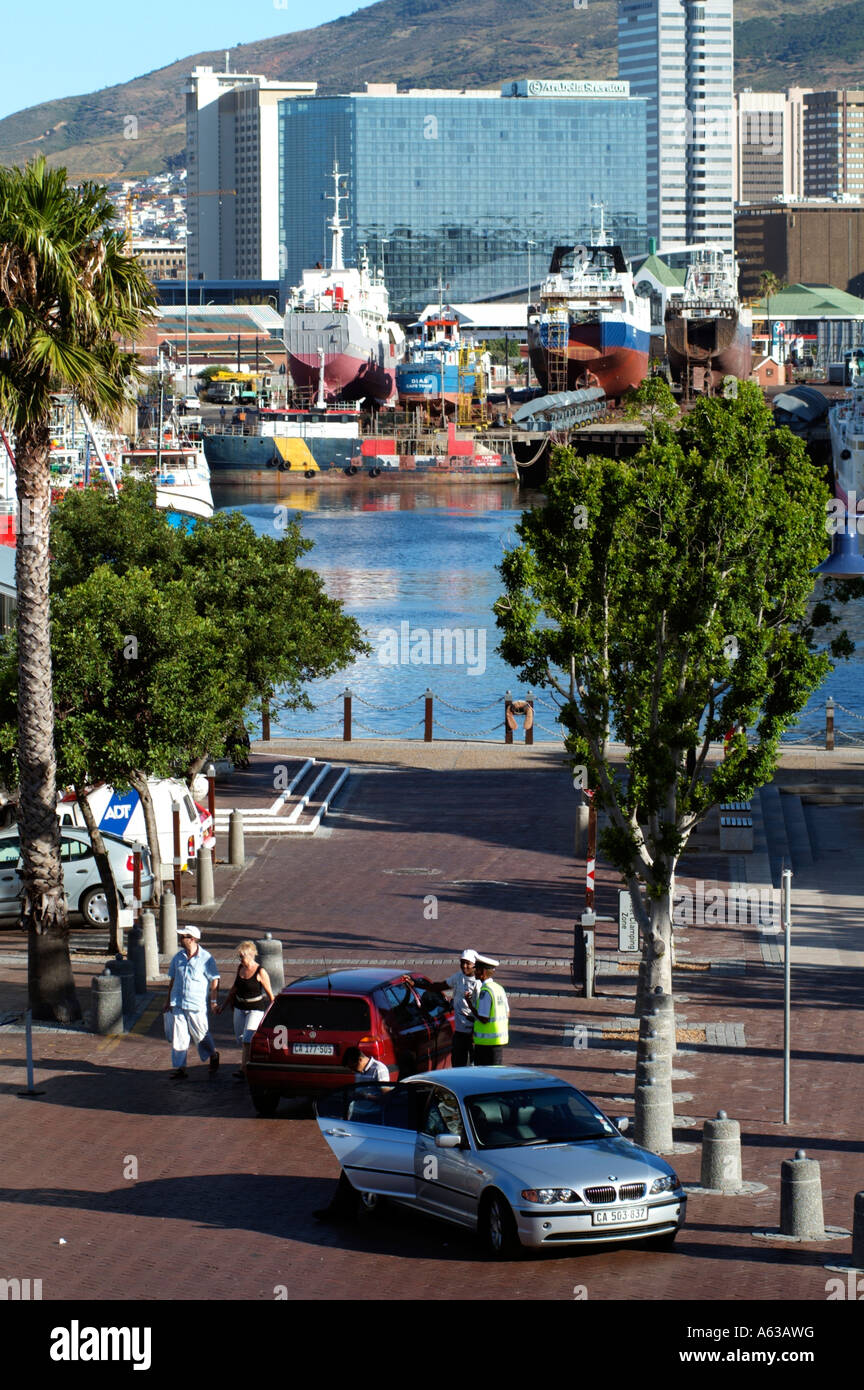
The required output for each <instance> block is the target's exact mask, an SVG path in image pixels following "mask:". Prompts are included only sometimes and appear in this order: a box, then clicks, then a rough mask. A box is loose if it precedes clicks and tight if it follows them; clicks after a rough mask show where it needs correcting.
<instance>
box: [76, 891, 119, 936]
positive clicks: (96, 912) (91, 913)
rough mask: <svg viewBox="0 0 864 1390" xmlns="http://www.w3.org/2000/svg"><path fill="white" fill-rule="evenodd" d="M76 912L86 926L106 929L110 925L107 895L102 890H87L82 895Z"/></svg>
mask: <svg viewBox="0 0 864 1390" xmlns="http://www.w3.org/2000/svg"><path fill="white" fill-rule="evenodd" d="M78 911H79V912H80V913H81V916H82V917H83V918H84V920H85V922H86V923H87V924H88V926H91V927H107V926H109V925H110V922H111V918H110V916H109V914H108V894H107V893H106V892H105V889H104V888H88V889H87V892H86V893H82V895H81V901H80V902H79V904H78Z"/></svg>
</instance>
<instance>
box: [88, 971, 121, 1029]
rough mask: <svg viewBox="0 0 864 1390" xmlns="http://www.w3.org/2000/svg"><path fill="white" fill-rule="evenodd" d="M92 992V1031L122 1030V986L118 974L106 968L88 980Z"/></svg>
mask: <svg viewBox="0 0 864 1390" xmlns="http://www.w3.org/2000/svg"><path fill="white" fill-rule="evenodd" d="M90 988H91V990H92V993H93V1032H94V1033H122V1032H123V986H122V985H121V983H120V977H119V976H118V975H112V974H110V973H109V972H108V970H107V969H106V971H105V974H104V975H94V976H93V978H92V980H91V981H90Z"/></svg>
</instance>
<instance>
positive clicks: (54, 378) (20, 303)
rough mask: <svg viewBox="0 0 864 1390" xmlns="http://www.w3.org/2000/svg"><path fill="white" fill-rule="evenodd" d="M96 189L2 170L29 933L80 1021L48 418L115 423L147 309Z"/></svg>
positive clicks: (43, 973)
mask: <svg viewBox="0 0 864 1390" xmlns="http://www.w3.org/2000/svg"><path fill="white" fill-rule="evenodd" d="M114 218H115V212H114V208H113V207H112V206H111V204H110V202H109V201H108V198H107V195H106V193H105V190H104V189H102V188H98V187H96V186H94V185H93V184H82V185H80V186H79V187H78V188H68V187H67V186H66V172H65V170H63V169H50V170H49V169H48V168H47V166H46V164H45V160H44V159H43V158H39V159H37V160H35V161H34V162H33V163H32V164H29V165H27V166H26V167H25V168H23V169H21V168H12V169H8V168H0V418H2V420H3V421H4V423H5V424H6V426H7V427H8V428H11V430H12V431H13V433H14V436H15V458H16V485H17V492H18V504H19V517H18V544H17V550H16V565H15V582H16V588H17V627H18V640H17V659H18V679H17V691H18V750H17V762H18V770H19V777H20V800H19V826H20V831H21V853H22V859H23V882H24V900H23V909H22V924H23V926H24V927H25V929H26V930H27V932H28V981H29V992H30V1003H31V1007H32V1009H33V1012H34V1015H35V1017H37V1018H54V1019H57V1020H60V1021H62V1022H68V1021H70V1020H73V1019H77V1018H79V1017H80V1013H81V1010H80V1005H79V1003H78V1000H77V997H76V994H75V987H74V982H73V979H72V969H71V962H70V958H69V941H68V923H67V916H66V901H65V897H64V893H63V876H62V872H61V865H60V838H59V827H58V821H57V815H56V810H55V805H56V786H55V783H56V768H55V759H54V708H53V699H52V685H51V641H50V624H49V553H48V540H49V508H50V483H49V445H50V438H49V428H48V424H49V419H50V413H51V405H52V392H55V391H71V392H74V394H75V395H76V396H77V398H78V400H79V401H80V402H81V404H82V405H83V406H84V407H85V408H86V409H87V410H88V411H90V412H91V413H92V414H93V415H95V416H98V417H99V418H101V419H103V420H106V421H111V420H112V419H115V418H117V416H118V415H119V413H120V411H121V410H122V407H123V405H124V402H125V401H126V399H127V397H128V395H129V394H130V381H131V379H132V378H133V376H134V371H135V366H134V359H133V358H132V356H131V355H130V354H129V353H127V352H125V351H123V350H122V349H121V347H120V344H121V343H124V342H126V343H128V342H133V341H134V340H135V339H136V338H137V337H138V336H139V334H140V331H141V327H142V321H143V319H144V316H145V315H146V312H147V310H148V309H149V307H150V306H151V305H152V304H153V289H152V286H151V284H150V282H149V280H148V279H147V276H146V274H145V272H144V271H143V270H142V268H141V266H140V264H139V262H138V261H137V260H135V259H134V258H131V257H128V256H127V255H126V254H125V252H124V248H123V239H122V235H121V234H120V233H119V232H117V231H115V230H114V229H113V227H112V223H113V221H114Z"/></svg>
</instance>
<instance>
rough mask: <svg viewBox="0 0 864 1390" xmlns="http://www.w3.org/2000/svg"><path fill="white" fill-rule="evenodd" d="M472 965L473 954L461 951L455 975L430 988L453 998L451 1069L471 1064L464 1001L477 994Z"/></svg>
mask: <svg viewBox="0 0 864 1390" xmlns="http://www.w3.org/2000/svg"><path fill="white" fill-rule="evenodd" d="M476 961H477V952H476V951H471V950H468V951H463V952H462V955H461V956H460V957H459V973H458V974H456V975H448V977H447V979H446V980H437V981H436V982H435V983H434V984H432V985H430V989H435V990H438V991H439V993H440V991H441V990H442V989H447V990H450V992H451V993H452V995H453V1015H454V1024H453V1051H452V1054H451V1058H450V1061H451V1064H452V1065H453V1066H454V1067H470V1065H471V1063H472V1062H473V1060H474V1015H473V1013H472V1012H471V1008H470V1005H469V1003H468V1001H469V1000H470V999H474V1000H476V998H477V995H478V994H479V993H480V981H479V980H478V979H477V974H476Z"/></svg>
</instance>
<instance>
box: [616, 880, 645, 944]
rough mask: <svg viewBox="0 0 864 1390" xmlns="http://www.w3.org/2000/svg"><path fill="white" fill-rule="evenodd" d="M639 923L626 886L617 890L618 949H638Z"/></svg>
mask: <svg viewBox="0 0 864 1390" xmlns="http://www.w3.org/2000/svg"><path fill="white" fill-rule="evenodd" d="M641 949H642V948H641V943H640V939H639V923H638V922H637V920H636V914H635V912H634V911H633V899H632V898H631V896H630V894H629V893H628V891H627V889H626V888H619V890H618V950H619V951H640V950H641Z"/></svg>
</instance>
